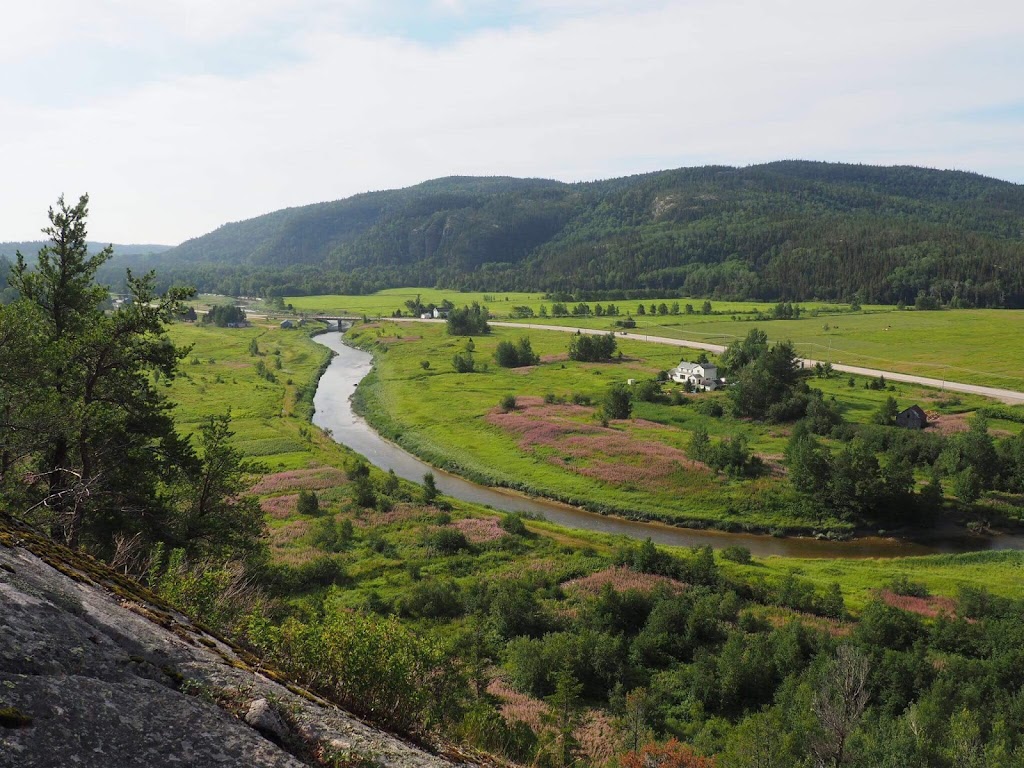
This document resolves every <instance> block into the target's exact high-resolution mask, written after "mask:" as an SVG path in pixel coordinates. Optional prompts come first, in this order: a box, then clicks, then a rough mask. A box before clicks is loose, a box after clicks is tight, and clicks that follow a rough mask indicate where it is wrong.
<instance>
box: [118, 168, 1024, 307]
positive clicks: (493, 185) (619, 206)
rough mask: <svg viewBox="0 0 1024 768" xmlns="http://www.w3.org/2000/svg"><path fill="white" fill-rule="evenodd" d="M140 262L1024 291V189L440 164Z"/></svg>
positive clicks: (736, 171) (182, 276)
mask: <svg viewBox="0 0 1024 768" xmlns="http://www.w3.org/2000/svg"><path fill="white" fill-rule="evenodd" d="M129 261H133V260H131V259H130V260H129ZM134 261H137V262H139V263H142V264H145V265H147V266H152V267H156V268H157V269H158V270H159V272H160V273H161V275H162V276H163V279H164V280H167V281H170V280H178V281H189V282H193V283H195V284H197V286H198V287H200V288H201V289H205V290H221V291H224V292H229V293H238V294H255V293H264V294H278V295H290V294H303V293H324V292H342V293H362V292H367V291H371V290H377V289H380V288H385V287H398V286H409V285H438V286H442V287H450V288H463V289H474V290H546V291H553V292H558V291H563V292H571V293H574V294H576V295H581V294H590V295H600V294H601V293H602V292H609V293H610V292H621V291H657V292H661V293H666V294H667V293H678V294H679V295H693V296H713V297H714V296H717V297H720V298H736V299H739V298H753V299H761V300H782V299H790V300H808V299H812V298H819V299H828V300H849V299H853V298H857V299H859V300H860V301H888V302H894V303H895V302H897V301H900V300H902V301H906V302H908V303H910V302H913V301H914V300H915V298H916V297H917V296H919V295H929V296H932V297H934V298H935V299H937V300H938V301H940V302H942V303H952V304H963V305H974V306H1024V186H1021V185H1017V184H1012V183H1010V182H1005V181H999V180H996V179H991V178H987V177H984V176H980V175H977V174H973V173H966V172H962V171H938V170H930V169H925V168H917V167H910V166H897V167H879V166H866V165H846V164H836V163H821V162H808V161H780V162H775V163H768V164H764V165H755V166H749V167H746V168H734V167H729V166H706V167H700V168H680V169H676V170H669V171H660V172H656V173H648V174H643V175H638V176H629V177H624V178H617V179H609V180H604V181H595V182H587V183H576V184H566V183H562V182H557V181H550V180H544V179H515V178H508V177H485V178H479V177H450V178H443V179H435V180H432V181H428V182H424V183H423V184H419V185H416V186H413V187H409V188H407V189H400V190H389V191H384V192H370V193H365V194H360V195H355V196H353V197H350V198H346V199H344V200H339V201H334V202H325V203H317V204H313V205H308V206H302V207H298V208H288V209H284V210H280V211H275V212H273V213H269V214H266V215H263V216H258V217H256V218H254V219H249V220H247V221H241V222H235V223H231V224H225V225H224V226H222V227H220V228H218V229H216V230H214V231H213V232H211V233H209V234H207V235H203V236H202V237H198V238H194V239H192V240H189V241H187V242H185V243H182V244H181V245H180V246H178V247H177V248H173V249H170V250H168V251H166V252H164V253H161V254H158V255H155V256H150V257H146V258H142V259H136V260H134Z"/></svg>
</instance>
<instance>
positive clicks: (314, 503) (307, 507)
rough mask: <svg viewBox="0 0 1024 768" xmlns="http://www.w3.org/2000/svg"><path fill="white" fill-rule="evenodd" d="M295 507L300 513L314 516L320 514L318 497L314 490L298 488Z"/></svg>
mask: <svg viewBox="0 0 1024 768" xmlns="http://www.w3.org/2000/svg"><path fill="white" fill-rule="evenodd" d="M296 508H297V510H298V513H299V514H300V515H308V516H310V517H315V516H316V515H319V514H320V497H319V496H317V495H316V492H315V491H307V490H300V491H299V499H298V502H297V503H296Z"/></svg>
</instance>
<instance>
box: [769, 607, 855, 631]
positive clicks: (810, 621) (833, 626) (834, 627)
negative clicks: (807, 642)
mask: <svg viewBox="0 0 1024 768" xmlns="http://www.w3.org/2000/svg"><path fill="white" fill-rule="evenodd" d="M765 619H766V620H767V621H768V623H769V624H771V625H772V626H773V627H776V628H778V627H784V626H786V624H788V623H789V622H791V621H793V620H794V619H795V620H796V621H799V622H800V623H801V624H803V625H804V626H805V627H807V628H808V629H815V630H818V631H819V632H827V633H828V634H829V635H831V636H832V637H847V636H848V635H850V634H851V633H852V632H853V627H852V626H851V625H850V624H847V623H846V622H843V621H840V620H839V619H829V618H827V617H825V616H815V615H814V614H813V613H804V612H803V611H794V610H791V609H788V608H776V609H772V610H771V611H770V612H769V613H767V614H766V615H765Z"/></svg>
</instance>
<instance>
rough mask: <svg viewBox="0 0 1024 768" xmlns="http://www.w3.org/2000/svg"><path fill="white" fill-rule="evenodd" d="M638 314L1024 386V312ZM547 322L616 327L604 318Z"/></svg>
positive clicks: (664, 328)
mask: <svg viewBox="0 0 1024 768" xmlns="http://www.w3.org/2000/svg"><path fill="white" fill-rule="evenodd" d="M634 319H635V320H636V323H637V327H636V328H635V329H631V331H630V332H631V333H646V334H649V335H651V336H665V337H668V338H676V339H688V340H691V341H704V342H709V343H711V344H722V345H728V344H729V343H730V342H732V341H734V340H736V339H742V338H743V337H745V336H746V335H747V333H748V332H749V331H750V329H751V328H753V327H754V325H755V324H756V326H757V327H758V328H761V329H762V330H764V331H765V332H766V333H767V334H768V338H769V339H770V340H772V341H785V340H790V341H792V342H793V343H794V344H795V345H796V349H797V351H798V353H799V354H800V355H801V356H803V357H807V358H811V359H815V360H823V361H828V362H832V363H845V364H847V365H857V366H862V367H867V368H877V369H880V370H884V371H897V372H900V373H911V374H917V375H920V376H929V377H932V378H935V379H948V380H950V381H960V382H964V383H968V384H984V385H988V386H994V387H1002V388H1004V389H1015V390H1021V391H1024V347H1022V346H1021V344H1020V342H1019V339H1020V338H1021V334H1022V333H1024V312H1021V311H1015V310H998V309H961V310H949V311H942V312H915V311H910V310H906V311H898V310H895V309H889V310H875V311H870V312H869V311H864V312H861V313H846V314H842V315H830V316H821V315H819V316H818V317H810V316H804V317H801V318H800V319H799V320H772V321H768V322H765V321H755V320H754V319H753V318H750V317H746V316H742V315H739V314H736V315H735V316H734V315H731V314H729V315H708V316H701V315H693V316H679V317H672V316H667V317H655V318H652V317H635V318H634ZM523 322H529V321H523ZM544 322H545V323H549V324H556V325H568V326H573V327H577V326H579V327H588V328H608V329H609V330H611V328H612V327H613V326H612V325H611V323H609V321H608V319H607V318H597V317H590V318H584V319H580V318H557V319H552V320H545V321H544Z"/></svg>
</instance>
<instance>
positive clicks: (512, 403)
mask: <svg viewBox="0 0 1024 768" xmlns="http://www.w3.org/2000/svg"><path fill="white" fill-rule="evenodd" d="M500 407H501V410H502V411H503V412H505V413H511V412H512V411H514V410H515V409H516V396H515V395H505V396H503V397H502V398H501V403H500Z"/></svg>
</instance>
